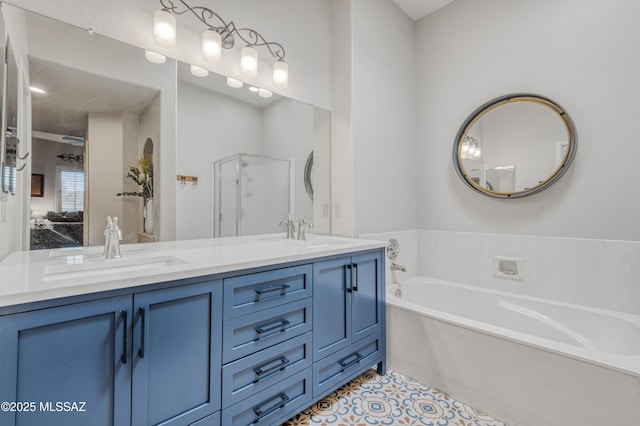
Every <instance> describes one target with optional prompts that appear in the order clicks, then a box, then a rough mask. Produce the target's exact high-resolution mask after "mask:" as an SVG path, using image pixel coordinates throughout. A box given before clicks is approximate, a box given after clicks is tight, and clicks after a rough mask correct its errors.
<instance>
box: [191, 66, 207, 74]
mask: <svg viewBox="0 0 640 426" xmlns="http://www.w3.org/2000/svg"><path fill="white" fill-rule="evenodd" d="M189 70H190V71H191V74H193V75H195V76H196V77H206V76H208V75H209V71H207V70H205V69H204V68H200V67H197V66H195V65H191V66H190V67H189Z"/></svg>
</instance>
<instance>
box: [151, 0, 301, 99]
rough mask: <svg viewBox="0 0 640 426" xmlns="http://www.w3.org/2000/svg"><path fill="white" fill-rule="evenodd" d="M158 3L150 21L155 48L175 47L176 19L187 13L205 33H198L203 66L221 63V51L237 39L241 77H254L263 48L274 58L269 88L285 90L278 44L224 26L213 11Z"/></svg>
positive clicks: (166, 0)
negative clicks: (271, 83) (200, 41)
mask: <svg viewBox="0 0 640 426" xmlns="http://www.w3.org/2000/svg"><path fill="white" fill-rule="evenodd" d="M178 2H179V3H181V4H182V6H183V7H182V6H180V5H178V6H176V4H175V3H174V0H160V5H161V6H162V9H161V10H159V11H157V12H155V14H154V20H153V40H154V41H155V43H156V44H157V45H158V46H161V47H164V48H171V47H174V46H175V43H176V16H177V15H182V14H183V13H186V12H191V13H193V15H194V16H195V17H196V18H198V20H199V21H200V22H202V23H203V24H204V25H205V26H206V27H207V29H206V30H205V31H204V32H203V33H202V58H203V60H205V61H206V62H209V63H213V64H218V63H220V62H221V61H222V49H223V48H224V49H231V48H233V46H234V44H235V37H238V38H239V39H240V40H241V41H242V42H243V43H244V44H245V46H244V47H243V48H242V52H241V55H240V69H241V71H242V72H243V74H245V75H247V76H250V77H255V76H257V75H258V51H257V50H256V47H265V48H266V49H267V50H268V51H269V53H270V54H271V56H273V57H274V58H275V62H274V64H273V85H274V87H276V88H278V89H286V88H287V87H288V86H289V67H288V65H287V63H286V62H285V61H284V56H285V52H284V47H282V45H281V44H280V43H276V42H273V41H267V40H266V39H265V38H264V37H263V36H262V35H261V34H260V33H259V32H257V31H256V30H254V29H252V28H237V27H236V25H235V24H234V23H233V21H229V22H228V23H227V22H226V21H225V20H224V19H223V18H222V17H221V16H220V15H218V14H217V13H216V12H214V11H213V10H211V9H209V8H207V7H204V6H193V7H192V6H189V5H188V4H187V3H186V2H185V1H184V0H177V1H176V3H178Z"/></svg>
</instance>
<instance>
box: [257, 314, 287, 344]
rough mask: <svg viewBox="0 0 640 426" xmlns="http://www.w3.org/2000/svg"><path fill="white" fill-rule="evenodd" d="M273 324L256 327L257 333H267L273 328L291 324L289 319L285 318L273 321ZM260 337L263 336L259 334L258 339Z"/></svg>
mask: <svg viewBox="0 0 640 426" xmlns="http://www.w3.org/2000/svg"><path fill="white" fill-rule="evenodd" d="M272 324H273V325H269V324H267V325H261V326H260V327H256V328H255V329H254V330H256V333H258V334H263V333H266V332H268V331H273V330H276V329H278V328H282V327H286V326H288V325H289V321H288V320H286V319H284V318H283V319H281V320H278V321H276V322H275V323H272ZM280 331H285V330H284V329H282V330H280ZM260 337H261V336H258V339H259V338H260Z"/></svg>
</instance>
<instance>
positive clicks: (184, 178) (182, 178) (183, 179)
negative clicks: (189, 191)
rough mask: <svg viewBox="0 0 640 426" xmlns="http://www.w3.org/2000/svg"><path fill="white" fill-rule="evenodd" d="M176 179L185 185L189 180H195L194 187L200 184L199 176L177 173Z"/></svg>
mask: <svg viewBox="0 0 640 426" xmlns="http://www.w3.org/2000/svg"><path fill="white" fill-rule="evenodd" d="M176 180H177V181H178V182H180V185H182V186H184V185H186V183H187V182H193V187H194V188H195V187H196V186H198V176H184V175H177V176H176Z"/></svg>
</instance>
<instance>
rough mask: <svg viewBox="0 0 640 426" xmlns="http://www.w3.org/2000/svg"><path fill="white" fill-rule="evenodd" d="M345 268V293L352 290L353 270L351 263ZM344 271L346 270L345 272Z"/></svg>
mask: <svg viewBox="0 0 640 426" xmlns="http://www.w3.org/2000/svg"><path fill="white" fill-rule="evenodd" d="M347 270H348V271H349V273H348V274H347V276H346V280H345V281H346V290H347V293H352V292H353V270H352V269H351V263H350V264H348V265H347ZM345 273H346V272H345Z"/></svg>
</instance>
